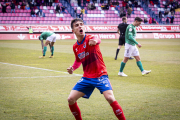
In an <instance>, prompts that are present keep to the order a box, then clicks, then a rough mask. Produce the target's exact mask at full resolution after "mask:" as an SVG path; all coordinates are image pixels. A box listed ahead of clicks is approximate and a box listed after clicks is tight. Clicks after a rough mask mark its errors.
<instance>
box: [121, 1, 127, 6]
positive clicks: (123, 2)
mask: <svg viewBox="0 0 180 120" xmlns="http://www.w3.org/2000/svg"><path fill="white" fill-rule="evenodd" d="M126 4H127V3H126V2H125V0H124V1H122V6H123V7H124V8H125V7H126Z"/></svg>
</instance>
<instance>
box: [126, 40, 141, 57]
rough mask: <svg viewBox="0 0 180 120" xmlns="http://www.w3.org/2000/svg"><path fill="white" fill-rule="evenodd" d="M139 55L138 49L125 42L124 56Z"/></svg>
mask: <svg viewBox="0 0 180 120" xmlns="http://www.w3.org/2000/svg"><path fill="white" fill-rule="evenodd" d="M131 56H139V51H138V49H137V47H136V45H135V46H133V45H130V44H128V43H125V52H124V57H131Z"/></svg>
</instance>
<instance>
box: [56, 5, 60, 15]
mask: <svg viewBox="0 0 180 120" xmlns="http://www.w3.org/2000/svg"><path fill="white" fill-rule="evenodd" d="M55 11H56V13H59V14H60V13H61V9H60V6H59V4H57V6H56V10H55Z"/></svg>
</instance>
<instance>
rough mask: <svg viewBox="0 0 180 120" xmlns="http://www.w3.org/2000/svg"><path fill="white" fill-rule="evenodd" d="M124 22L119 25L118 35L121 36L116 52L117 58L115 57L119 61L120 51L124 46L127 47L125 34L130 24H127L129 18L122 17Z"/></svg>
mask: <svg viewBox="0 0 180 120" xmlns="http://www.w3.org/2000/svg"><path fill="white" fill-rule="evenodd" d="M122 21H123V23H121V24H119V25H118V28H117V33H118V34H119V35H120V36H119V44H118V48H117V50H116V56H115V58H114V59H115V60H117V56H118V53H119V50H120V49H121V47H122V46H123V45H125V32H126V28H127V26H128V25H129V24H127V17H122ZM129 59H134V58H132V57H130V58H129Z"/></svg>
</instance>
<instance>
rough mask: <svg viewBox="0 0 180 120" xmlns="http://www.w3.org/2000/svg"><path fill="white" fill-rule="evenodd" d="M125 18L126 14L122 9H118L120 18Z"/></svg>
mask: <svg viewBox="0 0 180 120" xmlns="http://www.w3.org/2000/svg"><path fill="white" fill-rule="evenodd" d="M124 16H126V12H125V10H124V9H123V8H121V9H120V18H122V17H124Z"/></svg>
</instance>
